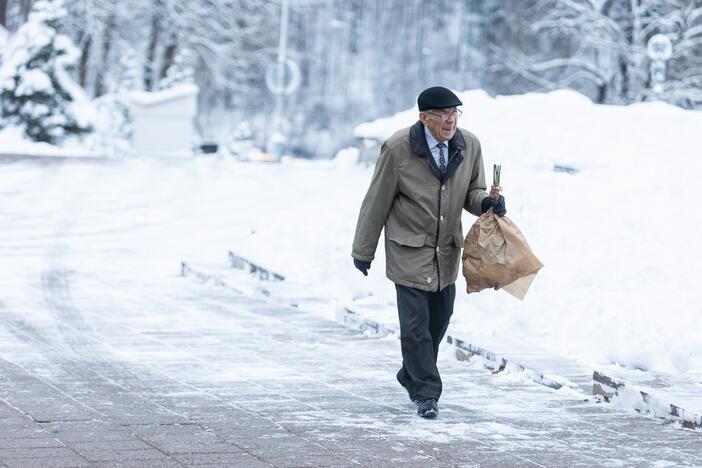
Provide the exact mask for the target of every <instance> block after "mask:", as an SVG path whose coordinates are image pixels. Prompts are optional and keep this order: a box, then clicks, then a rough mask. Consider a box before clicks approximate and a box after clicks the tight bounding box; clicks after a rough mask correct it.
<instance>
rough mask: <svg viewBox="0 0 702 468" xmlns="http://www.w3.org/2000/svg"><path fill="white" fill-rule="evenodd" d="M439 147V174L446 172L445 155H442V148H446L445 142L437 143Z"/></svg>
mask: <svg viewBox="0 0 702 468" xmlns="http://www.w3.org/2000/svg"><path fill="white" fill-rule="evenodd" d="M436 146H437V147H438V148H439V171H441V174H445V173H446V157H445V156H444V148H446V144H445V143H439V144H438V145H436Z"/></svg>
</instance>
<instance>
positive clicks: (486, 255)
mask: <svg viewBox="0 0 702 468" xmlns="http://www.w3.org/2000/svg"><path fill="white" fill-rule="evenodd" d="M541 267H543V264H542V263H541V262H540V261H539V259H538V258H536V256H535V255H534V253H533V252H532V251H531V248H530V247H529V244H527V241H526V239H525V238H524V235H523V234H522V232H521V231H520V230H519V228H518V227H517V226H516V225H515V224H514V223H513V222H512V221H511V220H510V219H509V218H507V217H506V216H503V217H499V216H496V215H495V214H494V213H493V212H492V210H488V212H487V213H484V214H483V215H482V216H480V218H478V219H477V220H476V221H475V223H474V224H473V226H472V227H471V228H470V231H468V235H467V236H466V238H465V240H464V241H463V276H464V277H465V278H466V282H467V283H468V293H472V292H478V291H482V290H483V289H487V288H494V289H504V290H505V291H506V292H508V293H510V294H512V295H513V296H514V297H516V298H518V299H520V300H523V299H524V296H525V295H526V293H527V291H528V290H529V286H531V282H532V281H533V280H534V277H535V276H536V273H537V272H538V271H539V270H540V269H541Z"/></svg>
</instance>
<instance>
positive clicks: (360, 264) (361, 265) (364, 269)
mask: <svg viewBox="0 0 702 468" xmlns="http://www.w3.org/2000/svg"><path fill="white" fill-rule="evenodd" d="M370 264H371V262H367V261H365V260H356V259H355V258H354V259H353V266H355V267H356V268H358V269H359V270H360V271H361V273H363V276H368V270H370Z"/></svg>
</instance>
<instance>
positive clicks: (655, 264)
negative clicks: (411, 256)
mask: <svg viewBox="0 0 702 468" xmlns="http://www.w3.org/2000/svg"><path fill="white" fill-rule="evenodd" d="M459 96H460V98H461V100H462V101H463V103H464V106H463V110H464V114H463V117H462V118H461V120H460V125H461V126H462V127H465V128H467V129H469V130H471V131H472V132H474V133H475V134H476V135H478V137H479V138H480V140H481V143H482V147H483V155H484V158H485V165H486V169H487V170H488V172H490V171H489V169H490V168H491V167H492V164H493V163H501V164H502V186H503V188H504V195H505V197H506V200H507V209H508V216H509V217H510V218H512V219H513V220H514V221H515V222H516V223H517V225H518V226H520V228H521V229H522V230H523V232H524V233H525V235H526V236H527V239H528V240H529V242H530V244H531V246H532V248H533V249H534V251H535V252H536V253H537V255H538V256H539V257H540V258H541V260H542V261H543V263H544V264H545V265H546V267H545V268H544V269H543V270H542V272H541V273H540V274H539V275H538V276H537V279H536V281H535V283H534V285H533V287H532V290H531V291H530V292H529V295H528V296H527V298H526V300H525V302H524V303H520V302H518V301H515V300H514V299H513V298H511V297H509V296H508V295H507V294H504V293H501V292H492V291H489V292H483V293H480V294H474V295H470V296H467V295H464V294H461V295H460V296H459V298H458V301H457V308H456V314H455V315H454V328H455V329H458V331H457V333H458V334H459V335H461V334H463V335H468V334H470V333H476V334H482V333H488V334H498V335H499V334H509V335H512V336H514V335H517V336H525V337H528V339H533V340H538V341H540V342H542V344H546V345H549V346H550V347H552V348H555V349H557V350H560V351H561V352H566V353H571V354H574V355H577V356H578V357H580V358H581V359H585V360H588V361H591V362H617V363H621V364H625V365H629V366H635V367H640V368H644V369H656V370H660V371H677V372H684V371H686V370H688V369H697V370H700V369H702V338H700V335H699V330H700V329H702V314H700V311H701V310H702V301H701V299H702V295H701V294H700V293H699V291H700V290H699V289H697V288H698V287H699V286H698V285H697V272H698V271H699V268H700V264H701V263H702V256H701V255H700V245H699V239H700V235H699V232H700V229H701V228H702V215H700V214H699V210H697V209H695V208H694V203H695V201H696V200H700V199H702V188H700V185H699V184H698V183H696V180H695V177H696V175H697V174H699V173H700V172H702V160H700V158H699V145H698V143H697V139H698V136H697V135H699V131H700V129H702V112H694V111H685V110H682V109H680V108H677V107H674V106H670V105H667V104H664V103H659V102H653V103H642V104H637V105H632V106H628V107H619V106H602V105H594V104H592V103H591V102H590V101H589V100H588V99H587V98H585V97H584V96H582V95H579V94H577V93H575V92H572V91H555V92H551V93H548V94H536V93H535V94H527V95H524V96H505V97H497V98H494V99H492V98H490V97H489V96H487V95H486V94H485V93H484V92H482V91H470V92H465V93H461V94H459ZM415 119H416V111H414V110H413V111H405V112H401V113H399V114H397V115H395V116H393V117H392V118H389V119H381V120H378V121H376V122H371V123H368V124H364V125H362V126H359V127H358V128H357V129H356V132H355V133H356V134H357V135H359V136H360V135H363V136H366V137H369V136H370V137H375V138H379V139H383V138H387V137H388V136H389V135H391V134H392V132H393V131H394V130H396V129H398V128H400V127H403V126H406V125H409V124H411V123H413V122H414V121H415ZM555 165H558V166H568V167H571V168H573V169H575V170H577V171H579V172H578V173H577V174H575V175H570V174H566V173H559V172H554V170H553V168H554V166H555ZM473 219H474V218H473V217H471V216H470V215H468V214H464V217H463V225H464V232H467V229H468V228H469V227H470V225H471V224H472V222H473ZM375 263H377V264H378V267H379V268H382V267H381V265H380V262H379V261H376V262H375ZM375 266H376V265H375V264H374V267H375ZM354 281H355V280H354ZM464 286H465V284H464V283H463V282H462V281H459V287H460V288H464Z"/></svg>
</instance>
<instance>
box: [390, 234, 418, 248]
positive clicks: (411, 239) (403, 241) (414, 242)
mask: <svg viewBox="0 0 702 468" xmlns="http://www.w3.org/2000/svg"><path fill="white" fill-rule="evenodd" d="M388 240H389V241H392V242H394V243H396V244H400V245H404V246H405V247H424V244H426V241H427V236H426V234H412V235H407V236H393V237H388Z"/></svg>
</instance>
